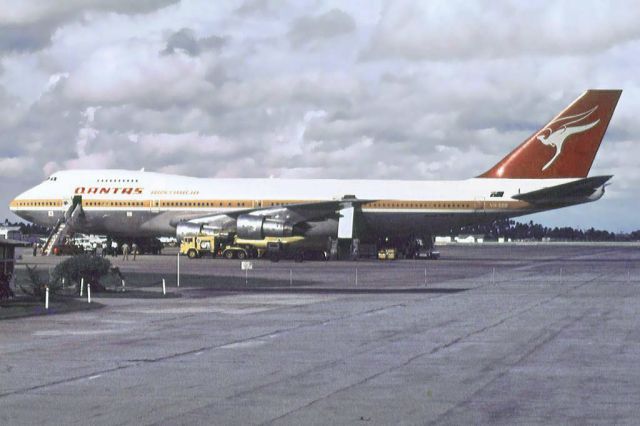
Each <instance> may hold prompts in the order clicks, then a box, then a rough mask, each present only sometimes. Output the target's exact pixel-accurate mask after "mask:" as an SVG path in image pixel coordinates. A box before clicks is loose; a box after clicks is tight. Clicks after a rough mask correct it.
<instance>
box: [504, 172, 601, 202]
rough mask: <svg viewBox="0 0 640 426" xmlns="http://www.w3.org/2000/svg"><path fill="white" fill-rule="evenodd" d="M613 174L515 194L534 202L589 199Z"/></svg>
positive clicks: (520, 198) (517, 198) (519, 198)
mask: <svg viewBox="0 0 640 426" xmlns="http://www.w3.org/2000/svg"><path fill="white" fill-rule="evenodd" d="M612 177H613V176H594V177H589V178H584V179H579V180H576V181H573V182H569V183H563V184H562V185H556V186H550V187H547V188H542V189H538V190H536V191H531V192H525V193H524V194H517V195H514V196H513V198H515V199H516V200H522V201H527V202H529V203H532V204H546V203H565V202H569V203H572V202H575V201H576V200H580V199H584V201H589V197H592V196H593V195H594V194H596V192H597V191H598V190H599V189H601V188H602V187H603V185H604V184H605V183H606V182H607V181H608V180H609V179H611V178H612ZM598 198H599V197H598Z"/></svg>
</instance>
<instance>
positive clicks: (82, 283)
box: [80, 277, 84, 297]
mask: <svg viewBox="0 0 640 426" xmlns="http://www.w3.org/2000/svg"><path fill="white" fill-rule="evenodd" d="M83 290H84V277H82V278H80V297H82V291H83Z"/></svg>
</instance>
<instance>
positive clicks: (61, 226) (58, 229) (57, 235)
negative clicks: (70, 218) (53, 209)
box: [42, 217, 69, 256]
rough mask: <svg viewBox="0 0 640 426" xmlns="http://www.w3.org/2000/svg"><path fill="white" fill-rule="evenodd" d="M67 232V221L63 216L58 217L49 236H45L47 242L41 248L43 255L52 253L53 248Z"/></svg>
mask: <svg viewBox="0 0 640 426" xmlns="http://www.w3.org/2000/svg"><path fill="white" fill-rule="evenodd" d="M68 233H69V228H68V227H67V223H66V222H65V220H64V218H62V217H61V218H60V219H58V222H57V223H56V226H54V227H53V229H52V230H51V233H50V234H49V238H47V242H46V243H45V245H44V247H43V248H42V254H43V255H44V256H50V255H51V254H53V248H54V247H56V246H59V245H60V243H61V242H62V241H63V240H64V237H66V236H67V235H68Z"/></svg>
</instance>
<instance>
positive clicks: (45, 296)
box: [44, 286, 49, 309]
mask: <svg viewBox="0 0 640 426" xmlns="http://www.w3.org/2000/svg"><path fill="white" fill-rule="evenodd" d="M44 308H45V309H49V286H46V287H45V290H44Z"/></svg>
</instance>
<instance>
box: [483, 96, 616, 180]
mask: <svg viewBox="0 0 640 426" xmlns="http://www.w3.org/2000/svg"><path fill="white" fill-rule="evenodd" d="M621 93H622V90H587V91H586V92H584V93H583V94H582V96H580V97H579V98H578V99H576V100H575V101H573V103H572V104H571V105H569V106H568V107H567V108H566V109H565V110H564V111H562V112H561V113H560V114H558V115H557V116H555V117H554V118H553V120H551V121H550V122H549V123H547V124H546V125H545V126H544V127H543V128H542V129H540V130H538V131H537V132H536V133H534V134H533V135H532V136H531V137H529V138H528V139H527V140H525V141H524V142H523V143H522V144H521V145H520V146H518V147H517V148H516V149H514V150H513V151H511V152H510V153H509V155H507V156H506V157H504V158H503V159H502V160H500V162H499V163H498V164H496V165H495V166H493V167H492V168H491V169H489V170H488V171H486V172H484V173H483V174H481V175H480V176H478V177H481V178H511V179H544V178H569V177H575V178H579V177H586V176H587V174H588V173H589V169H590V168H591V164H592V163H593V159H594V158H595V156H596V152H597V151H598V148H599V147H600V142H602V138H603V137H604V133H605V131H606V130H607V126H608V125H609V121H610V120H611V116H612V115H613V111H614V110H615V108H616V104H617V103H618V99H619V98H620V94H621Z"/></svg>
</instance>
